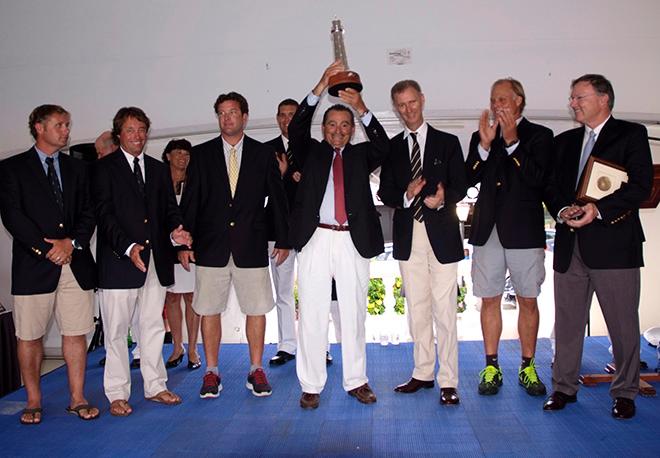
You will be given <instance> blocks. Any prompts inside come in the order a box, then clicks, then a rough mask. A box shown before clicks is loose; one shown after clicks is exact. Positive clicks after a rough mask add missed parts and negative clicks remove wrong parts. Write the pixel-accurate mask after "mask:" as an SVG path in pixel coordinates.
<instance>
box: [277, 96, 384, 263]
mask: <svg viewBox="0 0 660 458" xmlns="http://www.w3.org/2000/svg"><path fill="white" fill-rule="evenodd" d="M316 106H318V104H317V105H316ZM316 106H313V107H310V106H309V105H308V104H307V98H305V99H304V100H303V101H302V102H301V104H300V106H299V107H298V110H297V111H296V114H295V115H294V116H293V119H292V120H291V123H290V124H289V141H290V142H291V147H292V149H293V151H294V153H295V157H296V160H297V161H298V163H299V164H300V165H301V167H302V169H303V172H302V179H301V180H300V183H299V186H298V193H297V194H296V203H295V205H294V208H293V210H292V212H291V224H290V231H289V236H290V237H289V238H290V241H291V244H292V245H293V247H294V248H295V249H296V250H298V251H301V250H302V249H303V247H304V246H305V245H306V244H307V242H308V241H309V239H310V238H312V235H313V234H314V231H316V229H317V227H318V224H319V221H320V216H319V210H320V208H321V203H322V202H323V196H324V195H325V189H326V186H327V184H328V178H329V177H330V167H332V160H333V156H334V150H333V148H332V146H331V145H330V144H329V143H328V142H326V141H325V140H323V141H321V142H319V141H318V140H316V139H313V138H312V136H311V132H310V129H311V126H312V118H313V116H314V111H315V110H316ZM365 131H366V133H367V137H368V138H369V140H370V141H368V142H363V143H359V144H357V145H353V144H351V143H348V144H347V145H346V146H345V147H344V150H343V152H342V158H343V164H344V199H345V201H346V202H345V204H346V214H347V216H348V226H349V231H350V234H351V239H352V241H353V245H355V248H356V249H357V251H358V253H360V256H362V257H364V258H371V257H373V256H376V255H378V254H380V253H382V252H383V250H384V241H383V231H382V229H381V226H380V214H379V213H378V211H377V210H376V206H375V205H374V201H373V197H372V194H371V187H370V185H369V175H370V174H371V172H373V171H374V170H376V169H377V168H378V167H379V166H380V164H381V162H382V161H383V160H384V159H385V157H386V156H387V155H388V153H389V144H388V139H387V134H386V133H385V129H383V126H381V125H380V123H379V122H378V120H377V119H376V117H375V116H373V117H372V119H371V122H370V123H369V125H368V126H366V127H365Z"/></svg>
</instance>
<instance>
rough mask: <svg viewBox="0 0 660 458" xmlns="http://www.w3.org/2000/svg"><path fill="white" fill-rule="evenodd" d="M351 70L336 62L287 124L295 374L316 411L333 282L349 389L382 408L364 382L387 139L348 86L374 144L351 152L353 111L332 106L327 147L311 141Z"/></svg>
mask: <svg viewBox="0 0 660 458" xmlns="http://www.w3.org/2000/svg"><path fill="white" fill-rule="evenodd" d="M345 71H346V65H345V64H344V63H343V62H342V61H341V60H337V61H336V62H334V63H333V64H332V65H330V66H329V67H328V68H327V69H326V70H325V71H324V73H323V76H322V77H321V80H320V81H319V82H318V84H316V86H315V87H314V89H313V90H312V92H311V93H310V94H309V95H308V96H307V97H306V98H305V99H304V100H303V101H302V102H301V104H300V107H299V108H298V111H297V112H296V114H295V116H294V117H293V119H292V120H291V123H290V124H289V140H290V142H291V145H292V149H293V150H294V151H296V159H297V160H298V161H299V164H300V165H301V167H302V168H303V172H302V180H301V182H300V187H299V189H298V194H297V197H296V202H295V205H294V207H293V210H292V213H291V221H295V224H292V225H291V227H290V234H289V235H290V237H289V241H290V243H291V244H292V245H293V247H294V248H295V249H296V250H297V251H298V252H299V254H298V292H299V297H300V302H299V308H300V309H299V310H300V317H299V327H298V335H299V341H298V355H297V357H296V371H297V374H298V379H299V381H300V385H301V387H302V391H303V393H302V397H301V399H300V406H301V407H302V408H304V409H315V408H317V407H318V405H319V399H320V393H321V391H322V390H323V388H324V386H325V382H326V380H327V373H326V362H325V352H326V348H327V338H328V313H329V311H330V288H331V283H332V282H331V280H332V279H333V278H334V279H335V281H336V284H337V299H338V302H339V315H340V317H341V342H342V363H343V369H344V374H343V387H344V390H346V391H347V392H348V394H349V395H351V396H353V397H355V398H356V399H357V400H358V401H360V402H361V403H364V404H371V403H374V402H376V396H375V395H374V393H373V391H372V390H371V388H370V387H369V385H368V383H367V382H368V379H367V375H366V345H365V329H364V321H365V317H366V309H367V308H366V297H367V288H368V285H369V259H370V258H371V257H373V256H376V255H378V254H380V253H382V252H383V234H382V230H381V226H380V220H379V215H378V212H377V211H376V208H375V206H374V202H373V197H372V195H371V189H370V186H369V175H370V173H371V172H373V171H374V170H375V169H376V168H377V167H378V166H380V164H381V162H382V161H383V158H384V157H385V156H386V155H387V153H388V139H387V135H386V133H385V130H384V129H383V127H382V126H381V125H380V123H379V122H378V120H377V119H376V118H375V117H374V116H373V114H372V113H371V112H369V110H368V109H367V107H366V105H365V103H364V101H363V100H362V97H361V96H360V93H359V92H358V91H357V90H355V89H353V88H351V87H347V88H346V89H342V90H339V91H338V96H339V98H340V99H341V100H342V101H343V102H345V103H346V104H348V105H349V106H350V107H351V108H352V109H353V110H355V111H356V112H357V114H358V115H359V116H360V120H361V121H362V124H363V125H364V127H365V130H366V134H367V136H368V137H369V140H370V141H369V142H364V143H360V144H357V145H352V144H351V143H349V142H350V140H351V137H352V136H353V133H354V132H355V121H354V115H353V111H351V109H350V108H348V107H347V106H346V105H342V104H337V105H333V106H331V107H330V108H329V109H328V110H327V111H326V112H325V114H324V116H323V125H322V128H321V129H322V132H323V141H321V142H319V141H317V140H315V139H313V138H312V137H311V133H310V128H311V125H312V118H313V116H314V111H315V110H316V107H317V105H318V102H319V99H320V97H321V95H322V94H323V92H324V91H325V90H326V88H328V86H329V81H330V79H331V78H332V77H337V75H340V73H341V72H345Z"/></svg>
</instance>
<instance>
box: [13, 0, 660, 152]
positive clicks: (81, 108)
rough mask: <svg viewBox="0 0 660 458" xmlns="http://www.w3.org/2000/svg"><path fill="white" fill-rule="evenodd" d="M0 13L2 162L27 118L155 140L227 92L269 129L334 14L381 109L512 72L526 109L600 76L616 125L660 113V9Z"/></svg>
mask: <svg viewBox="0 0 660 458" xmlns="http://www.w3.org/2000/svg"><path fill="white" fill-rule="evenodd" d="M404 6H405V7H406V8H404ZM0 11H1V14H0V82H1V84H0V100H2V110H0V151H7V150H12V151H13V150H16V149H21V148H24V147H26V146H27V145H28V144H29V143H30V138H29V135H28V131H27V128H26V120H27V115H28V114H29V113H30V111H31V110H32V109H33V108H34V107H35V106H37V105H39V104H42V103H46V102H55V103H59V104H61V105H63V106H65V107H66V108H67V109H69V110H70V111H71V113H72V114H73V121H74V131H73V139H74V140H75V139H91V138H94V137H95V136H96V135H97V134H98V133H99V132H100V131H101V130H103V129H104V128H107V127H109V125H110V121H111V119H112V116H113V115H114V113H115V112H116V111H117V109H118V108H119V107H120V106H123V105H128V104H132V105H137V106H140V107H142V108H143V109H144V110H145V111H146V112H147V114H148V115H150V116H151V118H152V120H153V127H154V129H155V130H156V131H158V130H159V129H168V128H177V129H178V128H181V127H183V126H198V125H204V124H208V123H212V122H214V118H213V112H212V109H211V106H212V103H213V101H214V100H215V97H216V96H217V95H218V94H219V93H220V92H222V91H227V90H237V91H239V92H241V93H243V94H244V95H245V96H246V97H247V98H248V100H249V101H250V102H251V105H252V107H251V109H252V112H251V113H252V118H253V119H263V118H267V119H270V118H271V117H272V114H273V112H274V107H275V106H276V104H277V102H278V101H279V100H281V99H282V98H284V97H288V96H293V97H295V98H301V97H302V96H303V94H304V93H305V92H306V91H307V90H309V89H310V88H311V87H312V86H313V84H314V83H315V82H316V81H317V79H318V77H319V76H320V74H321V72H322V70H323V69H324V68H325V66H326V65H327V64H328V63H329V62H330V61H331V60H332V49H331V41H330V34H329V31H330V23H331V20H332V19H333V17H334V16H335V15H337V16H338V17H339V18H340V19H341V20H342V21H343V24H344V26H345V28H346V35H345V39H346V46H347V50H348V57H349V63H350V64H351V66H352V67H353V68H354V69H355V70H356V71H358V72H359V73H360V74H361V76H362V78H363V80H364V83H365V100H367V102H368V103H369V105H370V106H371V108H372V109H374V110H376V111H382V110H387V109H389V108H390V103H389V99H388V93H389V88H390V87H391V85H392V84H393V83H394V82H395V81H397V80H399V79H402V78H406V77H414V78H416V79H418V80H419V81H420V83H421V84H422V86H423V88H424V90H425V93H426V95H427V102H428V108H429V109H448V110H458V109H460V110H464V109H468V110H471V109H472V110H473V109H481V108H482V107H484V106H485V102H486V101H487V97H488V89H489V85H490V83H491V82H492V81H493V80H494V79H496V78H497V77H501V76H507V75H512V76H515V77H517V78H519V79H520V80H521V81H522V82H523V83H524V84H525V87H526V90H527V92H528V94H529V104H530V106H533V107H535V108H537V109H545V110H555V111H557V112H561V113H566V109H565V107H566V96H567V95H568V83H569V81H570V80H571V79H572V78H575V77H576V76H579V75H580V74H582V73H586V72H602V73H604V74H606V75H607V76H608V77H609V78H610V79H611V80H612V82H613V84H614V87H615V89H616V91H617V98H618V101H617V109H618V110H619V111H620V112H638V113H654V114H656V115H657V114H658V113H660V98H659V97H654V96H653V95H654V89H655V86H656V84H657V76H658V75H659V74H660V71H659V70H660V61H659V60H658V58H657V43H658V42H660V40H659V38H660V28H659V27H658V26H657V24H658V21H659V20H660V2H658V1H657V0H632V1H628V2H621V1H617V0H583V1H580V2H575V1H568V0H555V1H552V2H543V3H541V2H529V1H522V0H498V1H497V2H493V1H486V0H478V1H415V0H412V1H409V2H401V1H392V0H384V1H375V0H363V1H347V0H335V1H332V2H318V1H301V0H279V1H277V2H273V1H266V0H264V1H254V0H253V1H241V2H231V3H230V2H227V1H217V0H197V1H195V0H191V1H186V2H180V1H175V0H162V1H154V0H151V1H146V0H145V1H139V2H135V1H129V0H114V1H112V2H103V1H99V0H96V1H94V0H58V1H51V0H25V1H20V2H18V1H14V0H0ZM397 48H410V49H411V51H412V63H411V64H410V65H403V66H395V65H389V64H388V63H387V62H388V61H387V51H388V50H390V49H397Z"/></svg>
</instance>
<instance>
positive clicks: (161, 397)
mask: <svg viewBox="0 0 660 458" xmlns="http://www.w3.org/2000/svg"><path fill="white" fill-rule="evenodd" d="M168 394H169V395H170V397H166V395H168ZM147 401H153V402H157V403H159V404H165V405H168V406H175V405H177V404H181V398H180V397H179V396H177V395H176V394H174V393H172V392H171V391H170V390H163V391H161V392H160V393H158V394H157V395H156V396H152V397H150V398H147Z"/></svg>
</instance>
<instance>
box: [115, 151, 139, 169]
mask: <svg viewBox="0 0 660 458" xmlns="http://www.w3.org/2000/svg"><path fill="white" fill-rule="evenodd" d="M119 149H120V150H121V152H122V153H124V157H125V158H126V160H127V161H128V163H129V164H130V165H131V167H133V159H134V158H135V157H136V156H133V155H132V154H129V153H127V152H126V151H125V150H124V148H122V147H121V146H120V147H119ZM137 158H138V159H139V161H140V163H141V164H144V151H143V152H141V153H140V154H139V155H138V156H137Z"/></svg>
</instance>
